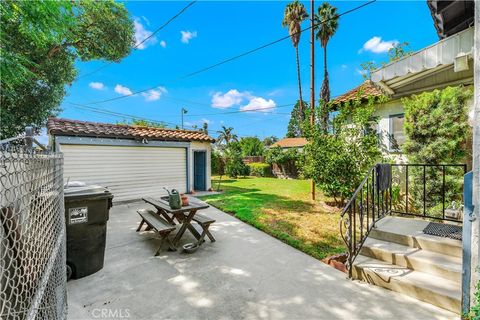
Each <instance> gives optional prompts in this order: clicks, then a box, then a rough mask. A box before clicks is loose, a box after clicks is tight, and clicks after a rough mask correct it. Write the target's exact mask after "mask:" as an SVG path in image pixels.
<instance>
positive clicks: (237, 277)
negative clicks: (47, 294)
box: [68, 202, 458, 319]
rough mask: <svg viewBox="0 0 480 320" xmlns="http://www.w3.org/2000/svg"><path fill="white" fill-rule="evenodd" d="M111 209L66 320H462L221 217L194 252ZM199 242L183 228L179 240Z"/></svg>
mask: <svg viewBox="0 0 480 320" xmlns="http://www.w3.org/2000/svg"><path fill="white" fill-rule="evenodd" d="M139 208H149V205H147V204H145V203H140V202H138V203H132V204H127V205H121V206H115V207H113V208H112V209H111V211H110V221H109V222H108V234H107V249H106V253H105V266H104V268H103V269H102V270H101V271H99V272H97V273H96V274H94V275H91V276H88V277H85V278H82V279H78V280H72V281H70V282H69V283H68V305H69V315H68V318H69V319H98V318H110V319H115V318H117V319H120V318H124V319H125V318H126V319H457V318H458V316H457V315H455V314H453V313H451V312H448V311H446V310H444V309H440V308H437V307H434V306H432V305H430V304H427V303H423V302H420V301H417V300H414V299H411V298H409V297H407V296H404V295H401V294H398V293H395V292H392V291H388V290H385V289H382V288H379V287H375V286H373V285H369V284H366V283H361V282H357V281H350V280H347V279H346V275H345V274H343V273H342V272H340V271H337V270H335V269H333V268H331V267H329V266H327V265H325V264H324V263H322V262H320V261H318V260H316V259H314V258H312V257H310V256H308V255H306V254H304V253H302V252H300V251H298V250H296V249H294V248H292V247H290V246H288V245H286V244H284V243H282V242H281V241H279V240H277V239H275V238H272V237H270V236H269V235H267V234H265V233H263V232H261V231H259V230H257V229H255V228H253V227H251V226H249V225H247V224H245V223H243V222H241V221H239V220H237V219H236V218H234V217H232V216H230V215H228V214H226V213H223V212H221V211H219V210H217V209H215V208H209V209H207V210H205V211H203V212H202V213H204V214H206V215H208V216H210V217H212V218H215V219H216V220H217V222H216V223H215V224H213V225H212V227H211V230H212V233H213V234H214V236H215V237H216V239H217V242H215V243H210V242H209V241H208V240H207V242H206V243H205V245H203V246H202V247H200V249H199V250H198V251H197V252H195V253H193V254H185V253H181V252H180V251H177V252H168V251H163V252H162V253H161V254H160V256H158V257H154V256H153V254H154V252H155V250H156V247H157V244H158V240H156V237H155V236H154V235H153V234H152V233H149V232H141V233H137V232H135V229H136V227H137V225H138V222H139V221H140V219H139V216H138V214H137V213H136V210H137V209H139ZM193 240H194V238H193V236H191V235H190V234H189V232H188V231H187V232H186V234H185V236H184V238H183V242H184V243H186V242H191V241H193Z"/></svg>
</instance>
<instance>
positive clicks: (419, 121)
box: [402, 87, 472, 217]
mask: <svg viewBox="0 0 480 320" xmlns="http://www.w3.org/2000/svg"><path fill="white" fill-rule="evenodd" d="M471 95H472V92H471V90H470V89H466V88H464V87H447V88H445V89H443V90H434V91H432V92H423V93H421V94H418V95H413V96H411V97H409V98H404V99H402V102H403V104H404V105H405V133H406V141H405V143H404V145H403V150H404V152H405V154H406V155H407V156H408V161H409V162H410V163H419V164H423V163H425V164H460V163H465V162H467V159H468V158H470V157H471V155H470V150H469V149H468V148H467V146H468V145H469V144H468V143H467V141H468V139H469V137H471V129H470V126H469V124H468V106H467V100H468V99H469V98H470V97H471ZM423 174H424V172H423V169H422V168H412V169H411V170H410V171H409V176H410V177H411V181H412V182H416V181H418V182H419V183H413V185H412V188H411V194H410V197H411V198H412V201H413V207H414V208H412V210H417V211H418V210H420V211H421V210H422V207H423V197H424V195H423V192H424V188H423ZM442 174H443V172H442V167H430V168H428V169H427V170H426V172H425V180H426V187H425V191H426V196H425V197H426V200H427V205H426V207H427V211H429V212H427V213H428V214H429V215H433V216H438V217H440V216H441V215H442V209H441V207H439V206H438V205H439V204H441V203H442V201H443V198H442V184H443V181H442V179H443V177H442ZM445 176H446V177H445V193H446V194H445V203H446V205H447V206H448V205H450V204H451V203H452V202H457V203H461V202H462V186H463V168H461V167H457V168H452V167H450V168H449V167H446V168H445Z"/></svg>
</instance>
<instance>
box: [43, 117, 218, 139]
mask: <svg viewBox="0 0 480 320" xmlns="http://www.w3.org/2000/svg"><path fill="white" fill-rule="evenodd" d="M47 128H48V133H49V134H57V135H74V136H94V137H115V138H119V137H124V138H125V137H128V138H142V137H143V138H149V139H158V140H170V141H171V140H175V141H208V142H214V141H215V139H213V138H212V137H210V136H209V135H208V134H207V133H206V132H204V131H202V130H185V129H169V128H156V127H149V126H141V125H140V126H137V125H128V124H113V123H104V122H93V121H84V120H75V119H66V118H56V117H49V118H48V122H47Z"/></svg>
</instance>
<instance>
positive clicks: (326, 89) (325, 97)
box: [320, 44, 330, 133]
mask: <svg viewBox="0 0 480 320" xmlns="http://www.w3.org/2000/svg"><path fill="white" fill-rule="evenodd" d="M323 73H324V75H323V82H322V89H321V91H320V99H321V100H322V102H323V105H322V129H323V132H324V133H327V132H328V103H329V102H330V85H329V83H328V69H327V45H326V44H325V46H324V47H323Z"/></svg>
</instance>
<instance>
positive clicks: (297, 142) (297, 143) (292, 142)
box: [272, 138, 308, 148]
mask: <svg viewBox="0 0 480 320" xmlns="http://www.w3.org/2000/svg"><path fill="white" fill-rule="evenodd" d="M307 143H308V141H307V139H305V138H285V139H282V140H279V141H277V142H275V143H274V144H272V147H281V148H295V147H303V146H304V145H306V144H307Z"/></svg>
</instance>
